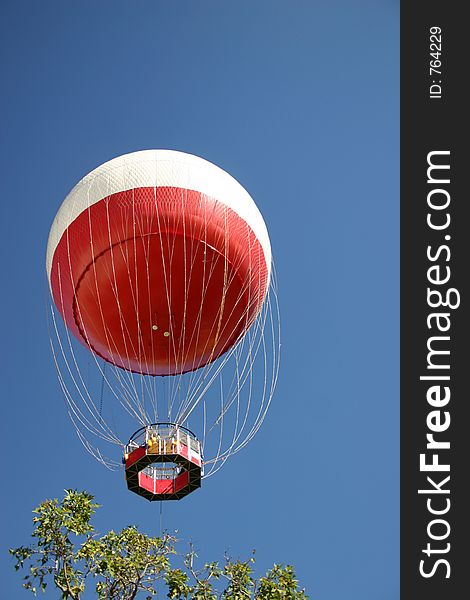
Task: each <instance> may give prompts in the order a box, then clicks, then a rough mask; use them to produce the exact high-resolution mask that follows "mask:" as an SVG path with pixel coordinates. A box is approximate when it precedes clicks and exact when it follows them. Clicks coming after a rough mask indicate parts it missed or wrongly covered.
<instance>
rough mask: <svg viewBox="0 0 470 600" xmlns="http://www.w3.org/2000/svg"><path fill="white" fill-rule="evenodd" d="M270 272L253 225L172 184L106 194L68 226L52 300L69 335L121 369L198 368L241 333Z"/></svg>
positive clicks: (261, 296) (166, 371)
mask: <svg viewBox="0 0 470 600" xmlns="http://www.w3.org/2000/svg"><path fill="white" fill-rule="evenodd" d="M267 283H268V269H267V266H266V261H265V258H264V254H263V250H262V248H261V245H260V243H259V241H258V240H257V238H256V236H255V235H254V233H253V231H252V229H251V228H250V227H249V225H248V224H247V223H246V222H245V221H244V220H243V219H241V218H240V217H239V216H238V215H237V214H236V212H234V211H233V210H231V209H230V208H228V207H227V206H226V205H225V204H223V203H220V202H218V201H217V200H215V199H213V198H209V197H207V196H205V195H203V194H201V193H199V192H195V191H191V190H185V189H180V188H173V187H158V188H153V187H151V188H147V187H145V188H138V189H134V190H129V191H124V192H119V193H116V194H113V195H111V196H108V197H107V198H104V199H103V200H101V201H99V202H97V203H95V204H93V205H92V206H90V207H89V208H87V209H86V210H84V211H83V212H82V213H81V214H80V215H79V216H78V217H77V218H76V219H75V221H73V223H72V224H71V225H69V227H68V228H67V229H66V230H65V232H64V234H63V236H62V238H61V240H60V242H59V244H58V246H57V248H56V250H55V253H54V257H53V263H52V271H51V287H52V293H53V296H54V301H55V304H56V306H57V307H58V309H59V311H60V312H61V314H62V316H63V318H64V320H65V323H66V324H67V326H68V327H69V328H70V329H71V331H72V332H73V333H74V334H75V335H76V336H77V337H78V338H79V339H80V340H81V341H82V342H83V343H84V344H85V345H86V346H88V347H89V348H90V349H91V350H92V351H93V352H95V353H96V354H98V355H99V356H101V357H102V358H104V359H105V360H107V361H109V362H111V363H113V364H115V365H117V366H119V367H122V368H124V369H126V370H130V371H135V372H139V373H145V374H150V375H174V374H177V373H183V372H186V371H192V370H194V369H197V368H200V367H202V366H204V365H206V364H208V363H210V362H211V361H213V360H215V359H216V358H217V357H219V356H221V355H222V354H223V353H224V352H226V351H227V350H229V349H230V348H231V347H232V346H233V345H234V344H235V343H236V342H237V340H238V339H240V337H241V336H242V335H243V334H244V333H245V332H246V330H247V329H248V327H249V326H250V325H251V323H252V322H253V320H254V319H255V317H256V315H257V314H258V312H259V309H260V306H261V304H262V302H263V300H264V297H265V294H266V288H267Z"/></svg>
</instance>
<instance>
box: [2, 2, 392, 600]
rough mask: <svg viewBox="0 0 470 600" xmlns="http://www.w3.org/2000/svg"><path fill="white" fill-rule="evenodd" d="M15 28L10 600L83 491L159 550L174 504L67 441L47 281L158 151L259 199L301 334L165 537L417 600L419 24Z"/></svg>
mask: <svg viewBox="0 0 470 600" xmlns="http://www.w3.org/2000/svg"><path fill="white" fill-rule="evenodd" d="M0 23H1V34H0V44H1V60H2V78H1V82H2V93H1V95H0V104H1V117H2V118H1V130H2V135H1V137H2V148H1V160H0V169H1V182H2V236H1V244H2V279H1V286H2V296H1V301H2V312H1V314H2V337H3V343H2V348H1V352H2V359H1V365H2V380H3V381H2V393H1V396H2V400H1V402H2V462H3V470H2V472H3V476H2V479H1V486H2V494H1V501H2V519H3V521H4V523H3V524H2V546H3V548H2V551H1V553H2V556H1V564H2V567H1V569H2V570H1V582H2V585H1V588H2V589H1V592H0V595H1V596H2V597H5V598H8V599H9V600H10V599H12V600H13V599H16V598H26V597H28V596H27V594H26V592H22V591H21V589H20V579H19V577H18V576H17V575H16V574H15V573H14V571H13V568H12V564H11V563H10V561H9V558H8V556H6V554H5V552H6V548H7V547H10V546H15V545H20V544H23V543H26V542H27V541H28V534H29V532H30V530H31V521H30V519H31V509H32V508H33V507H34V506H36V505H37V504H38V503H39V502H40V501H41V500H43V499H44V498H46V497H51V496H60V495H61V494H62V490H63V489H64V488H66V487H77V488H80V489H87V490H88V491H90V492H91V493H93V494H95V496H96V497H97V498H98V500H99V502H101V503H102V504H103V508H102V509H101V511H100V516H99V518H98V523H97V524H98V527H99V528H100V529H101V530H102V531H104V530H107V529H110V528H114V529H117V528H120V527H123V526H125V525H127V524H129V523H136V524H138V525H140V526H141V527H142V529H143V530H145V531H147V532H149V533H152V534H155V533H157V532H158V520H159V517H158V505H157V504H149V503H147V502H146V501H144V500H143V499H141V498H139V497H137V496H135V495H133V494H130V493H129V492H127V490H126V488H125V484H124V481H123V476H122V474H120V473H118V474H116V473H111V472H108V471H106V470H105V469H103V468H102V467H101V466H100V465H99V464H98V463H95V462H94V461H93V460H92V459H91V457H89V456H88V455H87V454H86V453H85V452H84V451H83V450H82V447H81V445H80V444H79V441H78V440H77V438H76V436H75V433H74V431H73V429H72V426H71V424H70V423H69V421H68V418H67V415H66V412H65V406H64V403H63V400H62V397H61V392H60V390H59V385H58V383H57V380H56V376H55V372H54V367H53V363H52V358H51V355H50V352H49V339H48V331H47V323H46V308H45V307H46V299H47V284H46V278H45V266H44V254H45V245H46V240H47V235H48V232H49V227H50V224H51V222H52V219H53V217H54V214H55V212H56V210H57V208H58V207H59V205H60V203H61V201H62V199H63V197H64V196H65V195H66V194H67V192H68V191H69V190H70V188H71V187H72V186H73V185H74V184H75V183H76V182H77V180H78V179H79V178H80V177H82V176H83V175H84V174H85V173H87V172H88V171H90V170H91V169H92V168H94V167H95V166H97V165H98V164H101V163H102V162H104V161H106V160H108V159H110V158H112V157H114V156H117V155H120V154H123V153H125V152H130V151H133V150H138V149H143V148H154V147H156V148H173V149H178V150H183V151H187V152H191V153H194V154H197V155H199V156H203V157H205V158H207V159H208V160H211V161H213V162H215V163H216V164H218V165H220V166H221V167H223V168H224V169H226V170H227V171H228V172H230V173H231V174H232V175H234V176H235V177H236V178H237V179H238V180H239V181H240V182H241V183H242V184H243V185H244V186H245V187H246V188H247V189H248V190H249V192H250V194H251V195H252V196H253V198H254V199H255V200H256V202H257V204H258V206H259V207H260V209H261V211H262V213H263V215H264V217H265V220H266V223H267V225H268V228H269V230H270V235H271V241H272V245H273V250H274V257H275V263H276V268H277V272H278V278H279V290H280V302H281V311H282V332H283V333H282V365H281V372H280V380H279V385H278V388H277V392H276V395H275V398H274V401H273V405H272V410H271V412H270V414H269V415H268V418H267V420H266V421H265V424H264V426H263V428H262V430H261V431H260V433H259V434H258V436H257V437H256V438H255V440H254V441H253V443H252V444H251V445H250V446H249V447H248V448H247V449H246V450H245V451H243V452H242V453H240V454H238V455H237V456H236V457H234V458H233V459H232V460H231V461H229V463H228V464H227V465H226V467H225V468H224V469H223V470H222V471H220V472H219V474H218V475H217V476H215V477H213V478H210V479H209V480H208V481H207V483H206V484H205V485H204V487H203V488H202V489H201V490H199V491H198V492H196V493H194V494H193V495H191V496H189V497H187V498H186V499H185V500H183V501H181V502H179V503H175V504H171V505H170V504H168V505H165V506H164V514H163V519H164V526H165V527H166V528H168V529H169V530H174V529H178V530H179V535H180V536H181V537H182V538H184V539H187V540H189V539H191V540H193V541H194V542H195V543H196V545H197V546H198V547H199V549H200V555H201V557H202V559H203V560H216V559H218V558H221V557H222V555H223V553H224V551H225V550H228V551H229V552H230V553H231V554H232V555H233V556H242V557H244V556H248V554H249V553H250V551H251V549H252V548H256V550H257V557H258V562H257V565H258V568H259V569H260V570H264V569H266V568H267V567H268V566H269V565H271V564H272V563H273V562H284V563H286V562H287V563H292V564H294V565H295V567H296V570H297V573H298V576H299V578H300V580H301V582H302V584H303V585H305V586H306V588H307V591H308V593H309V594H310V596H311V598H313V599H315V600H346V599H347V600H395V599H397V598H398V597H399V592H398V541H399V540H398V534H399V530H398V522H399V521H398V518H399V512H398V498H399V488H398V484H399V479H398V458H399V454H398V441H399V438H398V414H399V413H398V406H399V404H398V341H399V340H398V334H399V329H398V319H399V312H398V294H399V288H398V282H399V279H398V259H399V254H398V242H399V236H398V217H399V200H398V191H399V163H398V144H399V128H398V123H399V14H398V1H392V0H388V1H387V0H381V1H380V0H368V1H366V0H357V1H353V0H291V1H287V0H282V1H281V0H256V1H253V0H237V1H235V0H233V1H232V0H224V1H220V0H200V1H194V0H178V1H173V2H168V1H163V0H161V1H160V0H135V1H132V2H131V1H129V0H127V1H121V0H100V1H96V0H93V1H92V0H80V1H79V2H72V1H49V0H41V2H38V1H33V0H29V1H25V0H3V1H2V3H1V6H0ZM287 449H289V450H287ZM291 449H293V450H291ZM52 597H54V595H52Z"/></svg>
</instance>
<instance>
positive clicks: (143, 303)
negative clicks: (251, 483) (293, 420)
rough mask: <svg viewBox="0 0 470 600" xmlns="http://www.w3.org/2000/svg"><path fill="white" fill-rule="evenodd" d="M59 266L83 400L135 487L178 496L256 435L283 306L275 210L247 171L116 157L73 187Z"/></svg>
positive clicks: (64, 323) (90, 446)
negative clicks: (271, 218) (247, 185)
mask: <svg viewBox="0 0 470 600" xmlns="http://www.w3.org/2000/svg"><path fill="white" fill-rule="evenodd" d="M46 269H47V276H48V282H49V289H50V293H51V297H52V300H51V325H52V327H51V329H52V335H51V346H52V350H53V355H54V359H55V363H56V367H57V371H58V376H59V382H60V384H61V386H62V390H63V392H64V395H65V399H66V401H67V406H68V412H69V415H70V417H71V419H72V422H73V423H74V425H75V427H76V430H77V432H78V434H79V436H80V439H81V441H82V442H83V444H84V446H85V448H86V449H87V450H88V451H89V452H91V453H92V454H93V455H94V456H95V457H96V458H97V459H98V460H100V461H101V462H102V463H103V464H105V465H106V466H108V467H109V468H116V467H118V465H119V463H116V461H115V460H113V459H112V458H111V457H109V456H107V455H106V454H105V452H104V450H103V448H102V445H103V443H106V442H108V443H111V444H115V445H117V446H119V448H120V452H121V453H122V455H123V459H122V462H123V463H124V469H125V474H126V481H127V485H128V487H129V489H130V490H132V491H134V492H136V493H137V494H139V495H141V496H143V497H145V498H147V499H149V500H167V499H179V498H181V497H183V496H185V495H187V494H188V493H190V492H191V491H193V490H194V489H196V488H197V487H199V486H200V484H201V479H202V477H204V476H206V477H207V476H209V475H211V474H213V473H215V472H216V471H217V470H218V469H219V468H220V467H221V466H222V465H223V464H224V463H225V461H226V460H227V459H228V458H229V457H230V456H232V455H233V454H234V453H236V452H237V451H238V450H240V449H241V448H243V447H244V446H245V445H246V444H247V443H248V441H250V439H251V438H252V437H253V435H254V434H255V433H256V431H257V430H258V428H259V426H260V425H261V423H262V421H263V420H264V417H265V415H266V411H267V409H268V407H269V403H270V401H271V398H272V394H273V391H274V386H275V383H276V379H277V373H278V367H279V320H278V309H277V300H276V293H275V287H274V275H273V272H272V258H271V246H270V241H269V236H268V232H267V229H266V225H265V223H264V221H263V218H262V216H261V213H260V212H259V210H258V208H257V207H256V205H255V203H254V201H253V200H252V198H251V197H250V195H249V194H248V192H247V191H246V190H245V189H244V188H243V187H242V186H241V185H240V184H239V183H238V182H237V181H236V180H235V179H234V178H233V177H231V176H230V175H229V174H228V173H226V172H225V171H223V170H222V169H220V168H219V167H217V166H215V165H214V164H212V163H210V162H208V161H206V160H204V159H202V158H199V157H196V156H193V155H190V154H186V153H183V152H177V151H173V150H144V151H140V152H134V153H131V154H126V155H124V156H120V157H117V158H114V159H113V160H110V161H109V162H106V163H104V164H103V165H101V166H100V167H98V168H96V169H95V170H93V171H92V172H91V173H90V174H88V175H87V176H86V177H84V178H83V179H82V180H81V181H80V182H79V183H78V184H77V185H76V186H75V187H74V188H73V189H72V191H71V192H70V193H69V195H68V196H67V197H66V198H65V200H64V202H63V204H62V206H61V207H60V209H59V211H58V213H57V215H56V217H55V219H54V222H53V224H52V227H51V231H50V234H49V240H48V246H47V257H46ZM58 315H60V318H59V317H58ZM77 341H78V342H79V343H78V344H77ZM90 360H91V361H92V365H91V366H92V367H93V368H92V369H90ZM85 363H87V366H86V367H84V364H85ZM90 370H91V371H92V372H93V375H91V376H89V375H88V372H89V371H90ZM104 401H106V404H105V406H104ZM132 423H133V424H137V425H138V426H139V428H138V429H137V431H135V433H133V434H132V435H131V436H130V438H129V439H128V440H127V442H126V441H125V439H121V437H122V433H121V432H122V431H123V429H124V430H125V429H126V428H127V435H128V434H129V427H130V425H131V424H132ZM190 424H191V429H190V427H189V425H190ZM192 429H195V431H197V434H196V433H193V431H192ZM211 438H212V442H211V441H210V439H211ZM209 451H210V452H211V456H209V455H208V452H209ZM204 471H205V472H204Z"/></svg>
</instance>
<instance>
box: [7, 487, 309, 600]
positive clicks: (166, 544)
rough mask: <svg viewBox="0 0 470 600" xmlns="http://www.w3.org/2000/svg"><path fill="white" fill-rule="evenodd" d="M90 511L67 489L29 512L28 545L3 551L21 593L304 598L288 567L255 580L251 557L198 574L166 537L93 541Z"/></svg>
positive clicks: (126, 532) (65, 598)
mask: <svg viewBox="0 0 470 600" xmlns="http://www.w3.org/2000/svg"><path fill="white" fill-rule="evenodd" d="M98 506H99V505H98V504H95V503H94V501H93V496H91V495H90V494H87V493H86V492H77V491H74V490H67V491H66V493H65V496H64V498H63V499H62V500H61V501H59V500H57V499H54V500H45V501H44V502H42V503H41V504H40V505H39V506H38V507H37V508H36V510H34V511H33V512H34V514H35V516H34V518H33V523H34V530H33V533H32V537H33V544H31V545H30V546H20V547H19V548H14V549H12V550H10V553H11V554H12V555H13V557H14V558H15V561H16V562H15V568H16V570H20V569H27V574H26V575H25V576H24V578H23V587H25V588H26V589H28V590H31V591H32V592H33V593H34V594H36V593H37V591H38V590H42V591H43V592H45V591H46V590H47V587H48V586H49V587H50V586H51V584H53V585H54V586H55V587H56V588H58V589H59V590H60V592H61V598H62V600H80V599H81V598H82V597H83V594H84V592H85V585H86V584H87V583H89V584H91V585H94V589H95V591H96V595H97V598H99V599H100V600H133V599H134V598H137V597H138V596H140V597H143V595H144V594H145V597H146V599H147V600H149V599H151V598H152V597H154V596H156V595H157V592H158V594H160V593H162V591H163V592H166V596H167V598H170V599H173V600H217V599H219V598H220V599H223V600H246V599H250V598H252V599H253V600H268V599H269V600H306V599H307V596H306V595H305V592H304V590H302V589H299V587H298V582H297V580H296V579H295V573H294V570H293V568H292V567H291V566H283V565H274V566H273V568H272V569H270V570H269V571H268V572H267V573H266V575H265V576H264V577H260V578H259V579H256V578H255V577H254V572H253V563H254V556H251V557H250V558H249V559H248V560H245V561H242V560H232V559H230V557H227V556H226V557H225V558H224V560H223V561H222V563H218V562H211V563H207V564H205V565H203V566H202V567H200V568H198V567H197V566H196V559H197V555H196V552H195V551H194V549H193V548H192V547H191V546H190V547H189V550H188V552H186V553H185V555H184V556H183V557H180V556H179V555H178V554H177V552H176V549H175V546H176V542H177V540H176V539H175V537H173V536H171V535H163V536H161V537H149V536H147V535H145V534H143V533H140V532H139V531H138V529H137V528H136V527H133V526H132V527H126V528H125V529H123V530H122V531H120V532H118V533H116V532H114V531H110V532H109V533H107V534H105V535H99V534H97V533H96V531H95V530H94V528H93V526H92V524H91V519H92V517H93V514H94V513H95V511H96V509H97V508H98ZM178 560H179V562H180V566H179V567H177V566H174V565H173V563H174V562H177V561H178Z"/></svg>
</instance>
